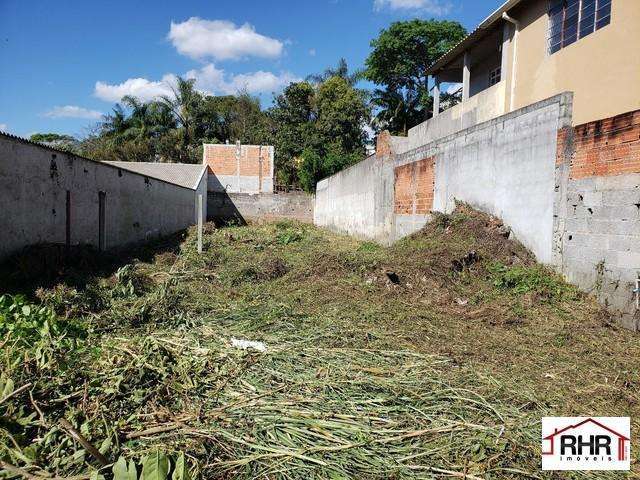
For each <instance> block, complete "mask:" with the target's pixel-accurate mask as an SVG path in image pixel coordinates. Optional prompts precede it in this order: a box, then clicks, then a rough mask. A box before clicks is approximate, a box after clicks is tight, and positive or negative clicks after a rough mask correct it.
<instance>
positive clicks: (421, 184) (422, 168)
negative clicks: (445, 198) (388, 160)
mask: <svg viewBox="0 0 640 480" xmlns="http://www.w3.org/2000/svg"><path fill="white" fill-rule="evenodd" d="M433 188H434V157H429V158H425V159H423V160H419V161H417V162H413V163H408V164H406V165H402V166H399V167H396V168H395V201H394V212H395V213H396V214H399V215H426V214H428V213H431V209H432V208H433Z"/></svg>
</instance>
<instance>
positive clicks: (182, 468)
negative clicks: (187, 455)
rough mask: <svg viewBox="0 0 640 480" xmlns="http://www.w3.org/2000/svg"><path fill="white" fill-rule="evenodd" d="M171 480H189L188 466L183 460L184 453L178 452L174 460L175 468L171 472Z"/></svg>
mask: <svg viewBox="0 0 640 480" xmlns="http://www.w3.org/2000/svg"><path fill="white" fill-rule="evenodd" d="M171 480H191V475H190V474H189V466H188V465H187V462H186V461H185V459H184V452H180V455H179V456H178V459H177V460H176V468H175V469H174V471H173V475H172V476H171Z"/></svg>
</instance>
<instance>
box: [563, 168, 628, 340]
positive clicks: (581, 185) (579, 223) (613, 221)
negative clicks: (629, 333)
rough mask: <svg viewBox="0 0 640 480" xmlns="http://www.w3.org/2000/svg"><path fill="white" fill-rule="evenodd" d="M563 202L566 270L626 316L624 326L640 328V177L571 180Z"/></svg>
mask: <svg viewBox="0 0 640 480" xmlns="http://www.w3.org/2000/svg"><path fill="white" fill-rule="evenodd" d="M565 202H566V228H565V232H564V238H563V240H562V271H563V272H564V274H565V276H566V277H567V279H568V280H569V281H570V282H571V283H573V284H575V285H578V286H579V287H580V288H582V289H584V290H586V291H589V292H592V293H593V294H594V295H596V296H597V297H598V299H599V300H600V301H601V302H602V303H604V304H606V305H607V306H609V307H610V308H611V309H612V310H618V311H620V312H622V313H623V315H622V318H623V323H624V324H625V326H627V327H628V328H633V329H638V327H640V325H639V324H638V318H637V317H635V318H634V313H635V311H636V309H635V298H636V296H635V294H634V293H633V290H634V288H635V282H636V279H637V278H640V207H638V205H640V174H629V175H615V176H609V177H591V178H582V179H579V180H574V179H570V180H568V183H567V196H566V198H565Z"/></svg>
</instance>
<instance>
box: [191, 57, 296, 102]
mask: <svg viewBox="0 0 640 480" xmlns="http://www.w3.org/2000/svg"><path fill="white" fill-rule="evenodd" d="M185 77H186V78H192V79H195V81H196V83H195V85H196V88H197V89H198V90H201V91H203V92H206V93H210V94H213V95H216V94H225V95H232V94H235V93H238V92H239V91H241V90H246V91H247V92H248V93H253V94H255V93H264V92H276V91H278V90H281V89H282V88H284V87H286V86H287V85H289V83H291V82H296V81H299V80H300V79H299V78H297V77H295V76H294V75H292V74H291V73H289V72H282V73H280V74H278V75H276V74H274V73H272V72H265V71H262V70H260V71H257V72H252V73H241V74H238V75H231V76H228V75H227V74H226V73H225V71H224V70H221V69H219V68H216V67H215V65H213V64H209V65H205V66H204V67H202V68H201V69H199V70H190V71H188V72H187V73H186V75H185Z"/></svg>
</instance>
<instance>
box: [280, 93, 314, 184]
mask: <svg viewBox="0 0 640 480" xmlns="http://www.w3.org/2000/svg"><path fill="white" fill-rule="evenodd" d="M268 115H269V118H270V119H271V123H272V125H273V133H272V140H273V144H274V146H275V155H276V158H275V167H276V172H277V178H278V181H279V182H280V183H283V184H285V185H295V184H297V183H298V174H297V170H298V160H299V158H300V155H301V154H302V152H303V151H304V149H305V148H307V147H308V146H313V147H314V148H315V147H316V146H317V144H318V143H319V141H318V139H317V138H316V136H315V131H314V122H315V120H316V111H315V89H314V87H313V85H311V84H310V83H308V82H298V83H292V84H290V85H289V86H288V87H287V88H285V89H284V91H283V92H282V93H281V94H280V95H278V96H277V97H276V98H275V100H274V106H273V107H272V108H271V109H270V110H269V112H268Z"/></svg>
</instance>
